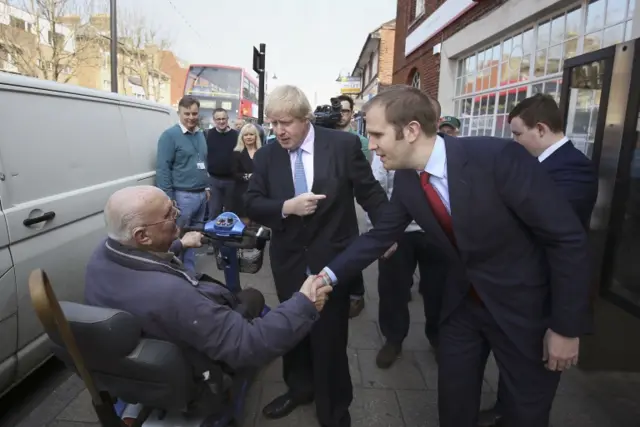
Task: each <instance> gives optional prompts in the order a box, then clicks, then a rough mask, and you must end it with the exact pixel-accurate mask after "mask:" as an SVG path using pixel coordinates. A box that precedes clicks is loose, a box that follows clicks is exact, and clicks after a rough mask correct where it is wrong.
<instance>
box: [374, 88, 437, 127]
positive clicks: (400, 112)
mask: <svg viewBox="0 0 640 427" xmlns="http://www.w3.org/2000/svg"><path fill="white" fill-rule="evenodd" d="M436 102H437V101H436ZM434 104H435V103H434V102H433V98H431V97H430V96H428V95H426V94H425V93H423V92H420V90H419V89H416V88H414V87H412V86H408V85H396V86H391V87H390V88H389V89H387V90H385V91H384V92H381V93H380V94H378V95H376V96H375V97H374V98H373V99H371V100H370V101H368V102H367V103H366V104H365V105H364V107H363V111H364V112H365V114H366V112H367V111H369V110H370V109H371V107H374V106H380V107H382V108H383V109H384V112H385V118H386V120H387V122H388V123H390V124H391V125H392V126H393V127H394V128H395V130H396V138H397V139H400V138H402V129H403V128H404V127H405V126H406V125H408V124H409V123H411V122H418V123H419V124H420V127H421V128H422V131H423V132H424V133H425V134H426V135H427V136H433V135H435V134H436V132H437V128H436V122H437V121H438V118H439V114H436V113H437V111H436V108H435V105H434ZM438 105H439V104H438Z"/></svg>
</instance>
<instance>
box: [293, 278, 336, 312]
mask: <svg viewBox="0 0 640 427" xmlns="http://www.w3.org/2000/svg"><path fill="white" fill-rule="evenodd" d="M332 290H333V288H332V287H331V286H328V285H326V284H325V283H324V281H323V280H322V279H320V278H319V276H314V275H311V276H309V277H307V280H305V281H304V283H303V284H302V287H301V288H300V293H302V294H303V295H304V296H306V297H307V298H309V301H311V302H312V303H314V304H315V306H316V309H317V310H318V311H321V310H322V308H323V307H324V304H325V303H326V302H327V299H328V298H329V295H328V294H329V292H331V291H332Z"/></svg>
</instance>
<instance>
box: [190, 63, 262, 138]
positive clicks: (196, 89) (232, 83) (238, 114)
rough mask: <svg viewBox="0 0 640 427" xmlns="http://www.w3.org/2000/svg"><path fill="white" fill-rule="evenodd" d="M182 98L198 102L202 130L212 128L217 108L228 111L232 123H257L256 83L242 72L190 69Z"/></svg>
mask: <svg viewBox="0 0 640 427" xmlns="http://www.w3.org/2000/svg"><path fill="white" fill-rule="evenodd" d="M184 94H185V95H191V96H193V97H195V98H196V99H198V100H199V101H200V119H201V123H202V126H203V127H204V128H205V129H210V128H211V127H213V110H215V109H216V108H224V109H225V110H227V111H228V112H229V121H230V122H231V123H232V122H233V120H235V119H244V120H247V121H250V122H257V120H258V82H257V81H256V79H255V78H254V77H253V76H251V75H250V74H249V73H248V72H247V71H246V70H244V69H243V68H240V67H230V66H228V65H206V64H196V65H190V66H189V71H188V72H187V79H186V81H185V84H184ZM231 123H230V124H231Z"/></svg>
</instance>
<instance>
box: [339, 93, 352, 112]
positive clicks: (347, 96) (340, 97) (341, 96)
mask: <svg viewBox="0 0 640 427" xmlns="http://www.w3.org/2000/svg"><path fill="white" fill-rule="evenodd" d="M338 101H341V102H342V101H347V102H348V103H349V108H350V109H351V111H353V106H354V105H355V104H354V103H353V99H351V97H350V96H349V95H340V96H339V97H338Z"/></svg>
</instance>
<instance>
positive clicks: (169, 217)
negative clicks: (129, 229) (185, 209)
mask: <svg viewBox="0 0 640 427" xmlns="http://www.w3.org/2000/svg"><path fill="white" fill-rule="evenodd" d="M179 216H180V209H178V206H177V205H176V202H175V201H173V202H172V203H171V209H169V211H168V212H167V213H166V215H165V218H164V219H163V220H161V221H156V222H152V223H149V224H143V225H142V227H151V226H152V225H158V224H164V223H165V222H168V221H175V220H176V219H178V217H179Z"/></svg>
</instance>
